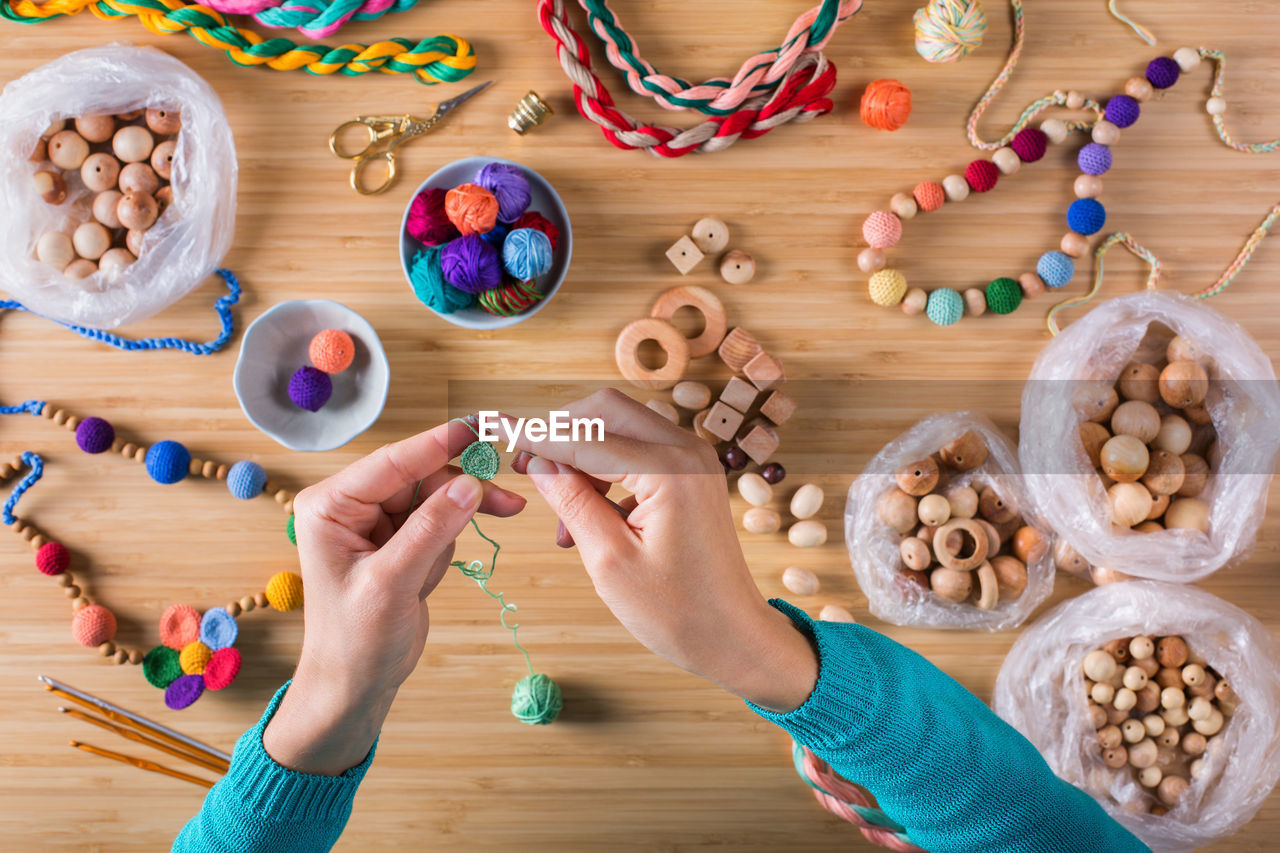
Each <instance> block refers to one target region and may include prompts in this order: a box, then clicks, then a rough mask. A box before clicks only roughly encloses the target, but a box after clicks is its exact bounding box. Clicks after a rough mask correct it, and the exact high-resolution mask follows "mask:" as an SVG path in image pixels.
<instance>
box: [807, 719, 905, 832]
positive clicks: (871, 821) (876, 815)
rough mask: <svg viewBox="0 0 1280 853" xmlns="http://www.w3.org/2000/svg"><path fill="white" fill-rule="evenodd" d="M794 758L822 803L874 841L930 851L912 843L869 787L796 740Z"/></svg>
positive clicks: (828, 809)
mask: <svg viewBox="0 0 1280 853" xmlns="http://www.w3.org/2000/svg"><path fill="white" fill-rule="evenodd" d="M791 759H792V761H794V762H795V767H796V773H798V774H799V775H800V778H801V779H803V780H804V782H805V784H806V785H808V786H809V787H810V788H812V789H813V796H814V797H815V798H816V799H817V801H818V802H819V803H821V804H822V807H823V808H824V809H826V810H827V811H829V812H831V813H832V814H834V815H835V816H836V817H838V818H840V819H842V820H847V821H848V822H849V823H851V824H853V825H854V826H856V827H858V829H859V830H861V832H862V834H863V835H865V836H866V838H867V840H868V841H870V842H871V843H872V844H875V845H877V846H880V847H887V848H888V849H890V850H897V851H901V853H926V851H925V850H924V849H923V848H920V847H917V846H916V845H914V844H912V843H911V840H910V839H909V838H907V831H906V829H905V828H904V827H902V826H901V825H900V824H898V823H896V822H895V821H894V820H893V819H892V818H890V817H889V816H888V815H887V814H885V813H884V812H882V811H881V810H880V809H878V808H876V807H875V804H874V803H873V802H872V800H871V796H870V795H869V794H868V793H867V792H866V791H865V790H863V789H862V788H861V787H859V786H857V785H855V784H853V783H852V782H850V781H848V780H847V779H845V778H843V777H841V776H840V775H839V774H838V773H836V772H835V771H834V770H832V769H831V766H830V765H829V764H827V763H826V762H825V761H823V760H822V759H821V758H818V756H816V755H814V754H813V753H812V752H810V751H809V750H808V749H806V748H805V747H803V746H801V745H800V744H798V743H794V742H793V743H792V744H791Z"/></svg>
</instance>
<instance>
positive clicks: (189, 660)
mask: <svg viewBox="0 0 1280 853" xmlns="http://www.w3.org/2000/svg"><path fill="white" fill-rule="evenodd" d="M211 657H213V650H212V649H210V648H209V647H208V646H206V645H205V644H204V643H202V642H200V641H199V640H196V641H195V642H193V643H187V644H186V645H185V646H183V647H182V651H181V652H179V653H178V665H179V666H181V667H182V671H183V672H185V673H186V674H187V675H200V674H202V673H203V672H204V668H205V666H207V665H208V663H209V658H211Z"/></svg>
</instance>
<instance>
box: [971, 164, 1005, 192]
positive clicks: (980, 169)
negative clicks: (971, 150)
mask: <svg viewBox="0 0 1280 853" xmlns="http://www.w3.org/2000/svg"><path fill="white" fill-rule="evenodd" d="M964 179H965V181H966V182H967V183H968V184H969V187H970V188H971V189H972V190H973V191H974V192H976V193H985V192H986V191H987V190H991V189H995V186H996V181H998V180H1000V169H999V168H998V167H997V166H996V164H995V163H992V162H991V161H990V160H974V161H973V162H972V163H970V164H969V165H968V166H966V167H965V170H964Z"/></svg>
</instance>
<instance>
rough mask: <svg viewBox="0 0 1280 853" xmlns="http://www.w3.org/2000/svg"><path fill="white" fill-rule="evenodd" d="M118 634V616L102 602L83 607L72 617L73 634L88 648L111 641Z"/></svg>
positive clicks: (77, 640) (78, 641)
mask: <svg viewBox="0 0 1280 853" xmlns="http://www.w3.org/2000/svg"><path fill="white" fill-rule="evenodd" d="M115 635H116V617H115V614H114V613H112V612H111V611H110V610H108V609H107V608H105V607H103V606H102V605H101V604H90V605H88V606H87V607H81V608H80V609H79V610H77V611H76V615H75V616H73V617H71V636H72V637H75V640H76V642H77V643H79V644H80V645H82V646H85V647H86V648H90V649H93V648H97V647H98V646H100V645H102V644H103V643H109V642H111V640H112V639H113V638H114V637H115Z"/></svg>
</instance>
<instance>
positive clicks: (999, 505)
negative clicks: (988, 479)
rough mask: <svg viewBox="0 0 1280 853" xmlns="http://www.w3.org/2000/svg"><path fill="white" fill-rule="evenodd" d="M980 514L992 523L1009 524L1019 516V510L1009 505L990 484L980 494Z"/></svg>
mask: <svg viewBox="0 0 1280 853" xmlns="http://www.w3.org/2000/svg"><path fill="white" fill-rule="evenodd" d="M978 514H979V515H981V516H982V517H983V518H985V519H986V520H987V521H989V522H991V523H992V524H1008V523H1009V522H1011V521H1013V520H1014V519H1015V518H1017V517H1018V512H1017V510H1015V509H1014V508H1013V507H1011V506H1009V504H1007V503H1006V502H1005V500H1004V498H1002V497H1001V496H1000V494H999V493H998V492H996V490H995V489H993V488H991V487H990V486H988V487H987V488H985V489H983V490H982V492H981V494H980V495H979V496H978Z"/></svg>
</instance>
